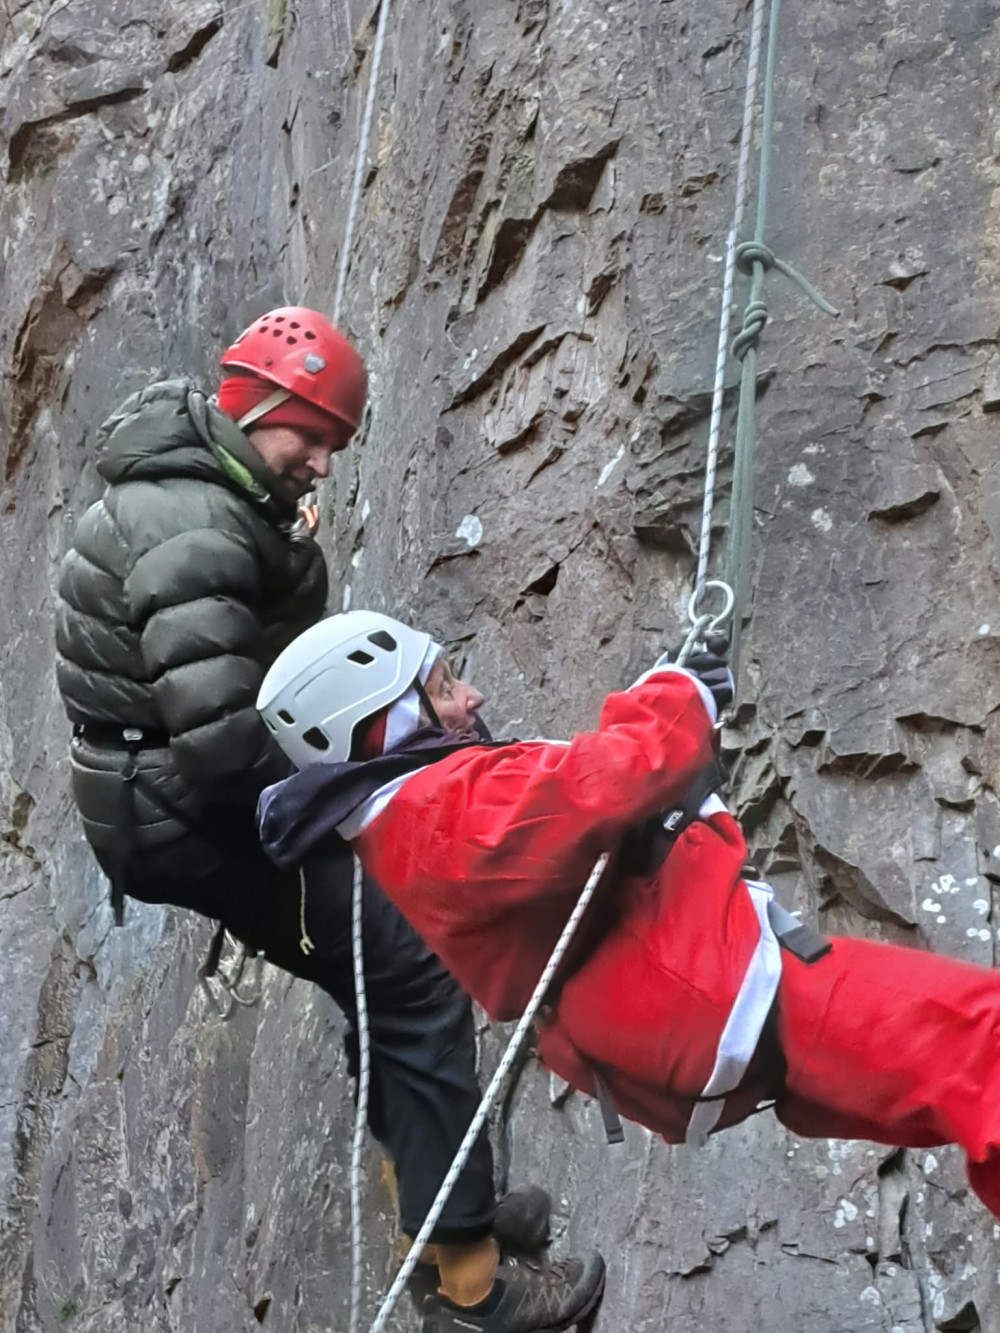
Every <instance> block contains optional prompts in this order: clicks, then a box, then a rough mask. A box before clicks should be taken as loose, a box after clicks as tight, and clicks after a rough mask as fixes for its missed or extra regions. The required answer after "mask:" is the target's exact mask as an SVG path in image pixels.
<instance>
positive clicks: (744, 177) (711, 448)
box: [680, 0, 765, 663]
mask: <svg viewBox="0 0 1000 1333" xmlns="http://www.w3.org/2000/svg"><path fill="white" fill-rule="evenodd" d="M764 9H765V0H754V7H753V16H752V18H751V24H750V54H749V56H748V58H747V80H746V89H745V92H744V96H743V128H742V130H741V131H740V155H739V162H738V165H737V168H736V198H735V201H734V205H733V220H732V224H731V226H730V228H729V232H728V234H727V236H726V258H725V267H724V270H723V277H722V302H721V308H720V311H719V340H718V343H717V345H716V352H715V379H714V382H713V384H712V413H711V417H710V419H709V427H708V448H707V457H706V460H705V494H704V500H703V503H702V511H701V535H700V538H699V542H698V570H697V574H696V575H695V586H694V595H693V596H692V598H691V602H690V605H689V608H688V619H689V621H690V623H691V634H692V635H693V638H692V639H691V644H692V646H693V643H694V642H695V641H696V640H697V638H698V637H699V636H700V634H701V632H702V630H703V629H704V627H705V625H706V624H707V623H708V621H707V620H706V619H704V618H700V617H701V616H702V613H701V603H702V599H703V598H704V595H705V589H706V587H707V586H708V585H707V577H708V557H709V551H710V549H711V543H712V511H713V509H714V507H715V472H716V466H717V463H718V457H719V440H720V437H721V427H722V402H723V397H724V394H725V378H726V361H727V360H728V357H729V329H730V325H731V323H732V313H733V286H734V282H735V277H736V247H737V244H738V242H739V237H740V230H741V228H742V226H743V215H744V213H745V212H746V206H747V201H748V199H749V192H750V185H749V179H750V170H749V168H750V147H751V143H752V140H753V115H754V107H755V105H756V102H757V83H758V76H759V72H760V51H761V46H762V39H763V32H764ZM717 586H721V587H723V588H727V587H728V585H727V584H720V583H719V581H717ZM696 631H697V632H696ZM689 637H690V636H689ZM689 652H690V647H689V646H688V644H685V646H684V649H682V657H681V659H680V660H681V662H682V663H683V661H684V660H686V658H687V655H688V653H689Z"/></svg>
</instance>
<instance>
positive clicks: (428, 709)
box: [413, 676, 444, 731]
mask: <svg viewBox="0 0 1000 1333" xmlns="http://www.w3.org/2000/svg"><path fill="white" fill-rule="evenodd" d="M413 688H414V689H415V690H416V692H417V694H418V695H419V697H420V704H421V707H422V708H423V710H424V712H425V713H426V714H427V717H428V720H429V721H430V724H431V726H432V727H437V728H438V730H439V731H443V730H444V727H442V726H441V719H440V718H439V717H438V715H437V711H436V710H435V708H434V705H433V704H432V703H431V700H430V695H429V694H428V693H427V691H426V690H425V689H424V686H423V684H422V682H421V680H420V677H419V676H417V678H416V680H414V682H413Z"/></svg>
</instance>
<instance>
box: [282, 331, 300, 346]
mask: <svg viewBox="0 0 1000 1333" xmlns="http://www.w3.org/2000/svg"><path fill="white" fill-rule="evenodd" d="M285 342H286V343H288V345H289V347H294V346H295V344H296V343H297V342H298V338H296V337H294V336H293V335H292V334H291V333H290V334H289V335H288V337H287V338H286V339H285Z"/></svg>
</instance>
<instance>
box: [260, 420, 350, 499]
mask: <svg viewBox="0 0 1000 1333" xmlns="http://www.w3.org/2000/svg"><path fill="white" fill-rule="evenodd" d="M352 434H353V432H352V430H351V429H350V427H349V426H348V425H346V423H344V422H339V421H338V422H335V424H334V426H333V427H332V429H331V430H330V431H329V432H327V433H324V434H322V435H318V434H316V433H314V432H313V431H306V430H299V429H298V428H297V427H295V426H261V427H260V429H259V430H255V431H253V432H251V435H250V443H251V444H252V445H253V447H254V448H255V449H256V450H257V452H258V453H259V454H260V456H261V458H262V459H263V460H264V462H265V463H266V464H267V466H268V467H269V468H270V470H271V471H272V472H273V473H274V474H275V476H276V477H278V478H279V479H280V480H281V482H282V484H283V488H284V490H285V491H286V493H287V495H288V497H289V498H290V499H292V500H296V499H298V497H299V496H300V495H305V494H306V492H307V491H311V490H313V489H314V487H315V485H316V483H317V482H318V481H322V480H323V478H324V477H325V476H327V475H328V474H329V472H330V457H331V455H332V454H335V453H339V452H340V450H341V449H346V447H347V444H348V441H349V440H350V438H351V435H352Z"/></svg>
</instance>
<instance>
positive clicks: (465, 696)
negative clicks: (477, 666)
mask: <svg viewBox="0 0 1000 1333" xmlns="http://www.w3.org/2000/svg"><path fill="white" fill-rule="evenodd" d="M424 689H425V690H426V691H427V697H428V699H430V701H431V703H432V704H433V705H434V711H435V713H437V715H438V721H439V722H440V723H441V725H442V727H444V729H445V731H447V732H449V733H450V734H451V735H453V736H474V735H476V734H477V732H476V728H475V721H476V713H477V712H478V711H479V709H480V708H481V707H482V704H483V696H482V695H481V694H480V693H479V691H478V690H477V689H475V688H474V687H473V686H472V685H466V683H465V682H464V681H462V680H456V679H455V677H454V676H453V675H452V674H451V668H450V667H449V666H448V663H447V662H446V661H445V659H444V658H443V657H439V658H438V660H437V661H436V662H435V663H434V665H433V666H432V667H431V672H430V675H429V676H428V677H427V683H426V684H425V685H424Z"/></svg>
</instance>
